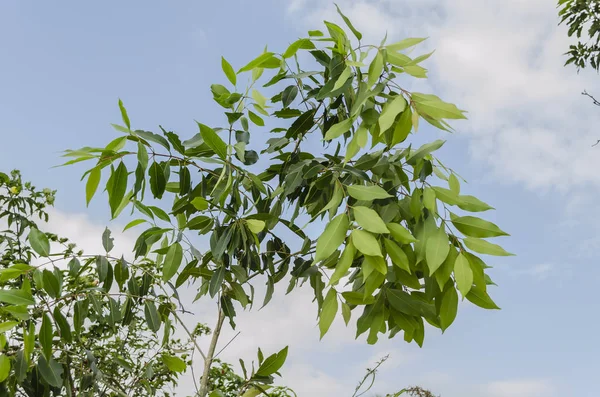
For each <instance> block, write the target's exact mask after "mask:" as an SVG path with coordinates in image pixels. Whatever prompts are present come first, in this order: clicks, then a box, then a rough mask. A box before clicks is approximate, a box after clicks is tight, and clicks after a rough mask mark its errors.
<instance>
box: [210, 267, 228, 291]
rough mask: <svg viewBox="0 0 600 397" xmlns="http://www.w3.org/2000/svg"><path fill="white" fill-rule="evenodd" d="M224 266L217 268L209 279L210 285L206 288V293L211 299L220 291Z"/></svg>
mask: <svg viewBox="0 0 600 397" xmlns="http://www.w3.org/2000/svg"><path fill="white" fill-rule="evenodd" d="M225 270H226V269H225V266H219V267H217V269H216V270H215V272H214V273H213V275H212V277H211V278H210V284H209V286H208V293H209V294H210V297H211V298H214V297H215V295H217V292H219V290H220V289H221V285H223V280H224V279H225Z"/></svg>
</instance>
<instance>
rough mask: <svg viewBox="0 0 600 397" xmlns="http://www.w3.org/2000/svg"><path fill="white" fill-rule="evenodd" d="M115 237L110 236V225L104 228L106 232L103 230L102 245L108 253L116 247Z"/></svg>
mask: <svg viewBox="0 0 600 397" xmlns="http://www.w3.org/2000/svg"><path fill="white" fill-rule="evenodd" d="M114 246H115V245H114V238H112V237H111V236H110V230H109V229H108V227H105V228H104V232H102V247H103V248H104V250H105V251H106V252H107V253H108V252H110V251H111V250H112V249H113V248H114Z"/></svg>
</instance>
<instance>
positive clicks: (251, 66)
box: [238, 52, 275, 74]
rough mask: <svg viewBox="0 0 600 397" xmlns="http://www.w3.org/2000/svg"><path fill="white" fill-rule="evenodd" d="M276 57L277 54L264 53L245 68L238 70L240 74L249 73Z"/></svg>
mask: <svg viewBox="0 0 600 397" xmlns="http://www.w3.org/2000/svg"><path fill="white" fill-rule="evenodd" d="M274 55H275V54H274V53H272V52H264V53H262V54H260V55H259V56H258V57H256V58H255V59H253V60H252V61H250V62H249V63H248V64H247V65H246V66H244V67H243V68H241V69H240V70H238V74H239V73H242V72H247V71H250V70H252V69H255V68H257V67H259V66H260V65H262V64H263V63H265V62H267V61H269V60H270V59H271V58H273V56H274Z"/></svg>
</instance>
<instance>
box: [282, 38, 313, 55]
mask: <svg viewBox="0 0 600 397" xmlns="http://www.w3.org/2000/svg"><path fill="white" fill-rule="evenodd" d="M301 48H302V49H304V50H312V49H314V48H315V45H314V44H313V42H312V41H310V40H309V39H299V40H296V41H294V42H293V43H292V44H290V46H289V47H288V48H287V50H285V52H284V53H283V58H284V59H287V58H291V57H293V56H294V55H295V54H296V53H297V52H298V50H299V49H301Z"/></svg>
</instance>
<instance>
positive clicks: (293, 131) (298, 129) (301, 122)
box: [285, 109, 317, 138]
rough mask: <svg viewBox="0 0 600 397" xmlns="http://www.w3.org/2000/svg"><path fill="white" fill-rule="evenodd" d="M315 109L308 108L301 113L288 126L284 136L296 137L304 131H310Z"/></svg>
mask: <svg viewBox="0 0 600 397" xmlns="http://www.w3.org/2000/svg"><path fill="white" fill-rule="evenodd" d="M316 112H317V109H310V110H307V111H306V112H304V113H302V115H300V116H299V117H298V118H297V119H296V120H294V122H293V123H292V125H291V126H290V128H289V129H288V131H287V133H286V134H285V137H286V138H296V137H298V136H300V135H302V134H305V133H306V132H308V131H310V129H311V128H313V126H314V125H315V113H316Z"/></svg>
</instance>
